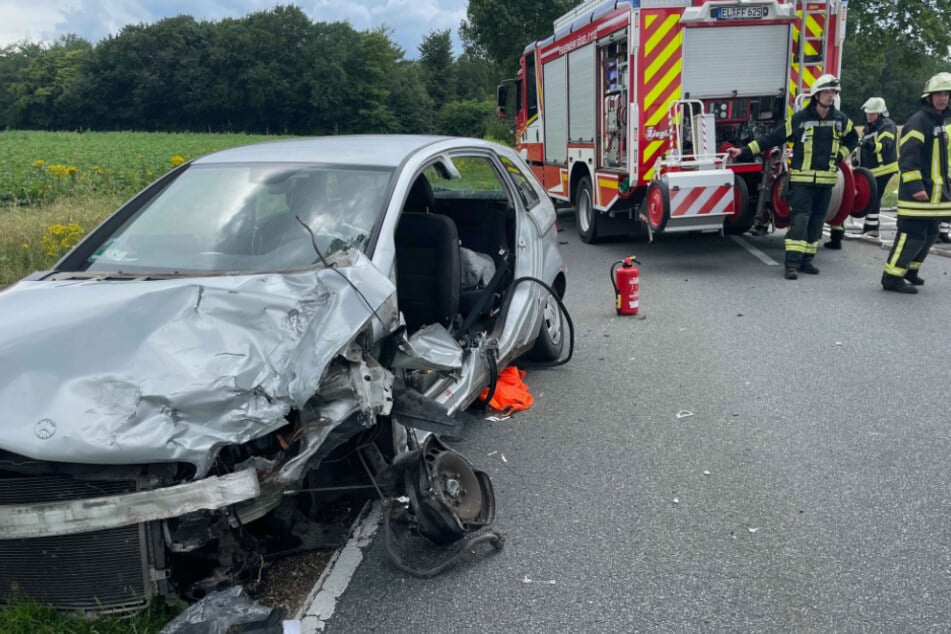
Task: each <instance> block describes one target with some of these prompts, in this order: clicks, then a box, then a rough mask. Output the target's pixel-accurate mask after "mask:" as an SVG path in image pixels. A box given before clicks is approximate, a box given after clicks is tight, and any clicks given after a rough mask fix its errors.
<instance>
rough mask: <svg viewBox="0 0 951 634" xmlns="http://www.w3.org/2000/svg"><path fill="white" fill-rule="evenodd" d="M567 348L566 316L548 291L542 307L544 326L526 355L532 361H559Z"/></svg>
mask: <svg viewBox="0 0 951 634" xmlns="http://www.w3.org/2000/svg"><path fill="white" fill-rule="evenodd" d="M564 348H565V317H564V315H562V314H561V308H560V307H559V306H558V302H557V301H556V300H555V298H554V297H552V296H551V294H550V293H546V296H545V304H544V307H543V308H542V327H541V329H540V330H539V331H538V337H536V338H535V345H533V346H532V349H531V350H529V351H528V354H526V356H527V357H528V358H529V359H531V360H532V361H557V360H558V359H559V357H561V353H562V351H563V350H564Z"/></svg>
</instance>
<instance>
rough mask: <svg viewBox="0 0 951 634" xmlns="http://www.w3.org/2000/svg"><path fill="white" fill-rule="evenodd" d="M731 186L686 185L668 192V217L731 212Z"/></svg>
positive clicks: (732, 209)
mask: <svg viewBox="0 0 951 634" xmlns="http://www.w3.org/2000/svg"><path fill="white" fill-rule="evenodd" d="M733 204H734V203H733V188H732V187H726V186H724V185H716V186H714V187H688V188H681V189H679V190H678V191H671V192H670V217H671V218H677V217H683V216H705V215H721V214H732V213H733V211H734V208H733Z"/></svg>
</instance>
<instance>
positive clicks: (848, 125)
mask: <svg viewBox="0 0 951 634" xmlns="http://www.w3.org/2000/svg"><path fill="white" fill-rule="evenodd" d="M851 131H852V120H851V119H848V120H847V121H846V122H845V132H843V133H842V134H843V135H846V134H848V133H849V132H851Z"/></svg>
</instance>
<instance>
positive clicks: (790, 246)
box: [786, 239, 806, 253]
mask: <svg viewBox="0 0 951 634" xmlns="http://www.w3.org/2000/svg"><path fill="white" fill-rule="evenodd" d="M786 250H787V251H792V252H793V253H805V252H806V241H805V240H788V239H787V240H786Z"/></svg>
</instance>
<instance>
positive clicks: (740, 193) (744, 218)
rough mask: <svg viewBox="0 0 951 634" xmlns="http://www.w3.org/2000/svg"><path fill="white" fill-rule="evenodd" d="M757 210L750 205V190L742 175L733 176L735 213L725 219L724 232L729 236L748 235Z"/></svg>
mask: <svg viewBox="0 0 951 634" xmlns="http://www.w3.org/2000/svg"><path fill="white" fill-rule="evenodd" d="M755 215H756V208H755V207H754V206H753V205H751V204H750V188H749V186H748V185H747V184H746V180H745V179H744V178H743V176H741V175H740V174H734V175H733V213H732V214H730V215H729V216H727V217H726V218H724V219H723V230H724V231H726V232H727V233H729V234H735V235H739V234H741V233H746V232H747V231H749V228H750V227H752V226H753V220H754V216H755Z"/></svg>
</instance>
